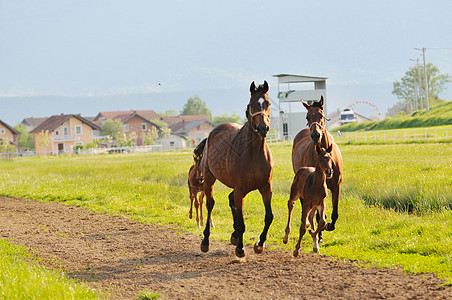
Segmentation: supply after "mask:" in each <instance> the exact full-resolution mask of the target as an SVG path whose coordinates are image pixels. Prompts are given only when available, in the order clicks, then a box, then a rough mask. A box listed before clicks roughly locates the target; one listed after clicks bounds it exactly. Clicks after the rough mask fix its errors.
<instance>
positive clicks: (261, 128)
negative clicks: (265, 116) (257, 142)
mask: <svg viewBox="0 0 452 300" xmlns="http://www.w3.org/2000/svg"><path fill="white" fill-rule="evenodd" d="M269 130H270V127H269V126H267V125H264V124H259V126H257V133H259V135H260V136H261V137H266V136H267V133H268V131H269Z"/></svg>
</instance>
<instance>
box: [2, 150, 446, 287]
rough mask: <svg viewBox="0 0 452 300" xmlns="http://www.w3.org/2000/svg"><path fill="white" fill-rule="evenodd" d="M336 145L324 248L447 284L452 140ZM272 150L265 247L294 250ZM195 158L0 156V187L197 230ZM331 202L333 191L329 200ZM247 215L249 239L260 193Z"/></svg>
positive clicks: (218, 194) (283, 153)
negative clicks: (335, 200) (336, 181)
mask: <svg viewBox="0 0 452 300" xmlns="http://www.w3.org/2000/svg"><path fill="white" fill-rule="evenodd" d="M341 151H342V154H343V158H344V173H345V174H344V183H343V185H342V196H341V202H340V206H339V219H338V222H337V228H336V230H335V231H333V232H326V233H325V234H324V244H322V245H321V249H320V253H321V254H325V255H332V256H335V257H337V258H338V259H351V260H356V261H358V263H359V264H366V263H370V264H372V265H375V266H378V267H400V268H403V269H404V270H406V271H409V272H415V273H418V272H433V273H436V274H438V276H439V277H441V278H444V279H445V280H446V282H447V283H452V211H451V209H450V208H451V207H452V205H451V203H452V168H451V167H452V166H451V163H452V161H451V159H450V157H452V144H450V143H447V144H434V143H430V144H407V145H341ZM272 153H273V156H274V159H275V169H274V176H273V191H274V193H273V199H272V206H273V210H274V215H275V219H274V221H273V224H272V226H271V227H270V231H269V237H268V238H269V239H268V243H267V247H270V248H274V247H279V248H285V249H290V250H292V249H293V248H294V246H295V243H296V238H298V229H297V228H298V226H299V224H300V214H301V209H300V205H299V204H298V203H297V204H296V206H295V209H294V218H293V222H292V233H291V236H290V239H289V243H288V245H283V244H282V238H283V236H284V228H285V225H286V219H287V200H288V195H289V188H290V185H291V183H292V179H293V171H292V166H291V146H290V145H286V146H283V145H276V146H272ZM191 163H192V157H191V153H190V152H172V153H150V154H128V155H98V156H71V157H48V158H42V157H31V158H20V159H15V160H13V161H0V169H1V170H2V172H1V173H0V194H1V195H5V196H13V197H24V198H31V199H36V200H39V201H60V202H65V203H67V204H70V205H77V206H83V207H86V208H89V209H92V210H94V211H98V212H107V213H111V214H120V215H128V217H130V218H133V219H135V220H139V221H142V222H152V223H160V224H174V225H177V226H180V227H181V228H183V229H184V230H187V231H191V232H194V233H197V234H199V235H201V233H202V229H199V228H197V226H196V222H195V221H194V220H189V219H188V210H189V205H190V202H189V197H188V188H187V173H188V169H189V167H190V165H191ZM229 192H230V189H228V188H226V187H225V186H223V185H222V184H221V183H219V182H217V183H216V185H215V192H214V195H215V199H216V203H215V208H214V211H213V219H214V223H215V229H213V230H212V235H211V238H213V239H221V240H229V237H230V234H231V232H232V217H231V215H230V209H229V206H228V201H227V195H228V193H229ZM330 203H331V200H330V197H329V198H328V200H327V204H328V205H327V206H328V208H330V207H331V204H330ZM410 212H412V213H410ZM330 213H331V212H330V211H328V217H329V215H330ZM244 214H245V223H246V232H245V236H244V242H245V243H249V244H251V243H254V242H255V239H256V238H258V236H259V234H260V232H261V230H262V227H263V219H264V207H263V204H262V200H261V198H260V195H259V193H258V192H252V193H250V194H249V195H248V196H247V198H246V200H245V212H244ZM200 241H201V239H200ZM311 249H312V239H311V238H308V237H307V236H305V237H304V239H303V243H302V250H303V251H305V252H310V251H311ZM288 255H290V254H288Z"/></svg>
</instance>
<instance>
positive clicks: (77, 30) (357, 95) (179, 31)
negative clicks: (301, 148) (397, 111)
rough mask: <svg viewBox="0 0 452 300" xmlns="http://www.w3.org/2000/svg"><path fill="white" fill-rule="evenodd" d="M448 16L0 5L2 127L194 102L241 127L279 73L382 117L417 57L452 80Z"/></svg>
mask: <svg viewBox="0 0 452 300" xmlns="http://www.w3.org/2000/svg"><path fill="white" fill-rule="evenodd" d="M451 11H452V1H449V0H443V1H440V0H430V1H421V0H410V1H403V0H400V1H397V0H390V1H387V0H381V1H354V0H344V1H333V0H324V1H301V0H297V1H295V0H294V1H291V0H288V1H265V0H261V1H246V0H239V1H235V0H231V1H215V0H213V1H212V0H211V1H207V0H206V1H189V0H184V1H179V0H171V1H170V0H168V1H153V0H127V1H126V0H124V1H121V0H108V1H106V0H105V1H103V0H40V1H35V0H22V1H8V0H0V40H1V41H2V42H1V43H0V120H2V121H4V122H6V123H8V124H10V125H16V124H17V123H19V122H20V121H21V120H22V119H24V118H26V117H43V116H50V115H53V114H59V113H81V114H82V115H83V116H95V115H96V114H97V113H98V112H99V111H112V110H133V109H153V110H155V111H157V112H165V111H166V110H170V109H176V110H179V111H180V110H182V107H183V105H184V104H185V102H186V101H187V99H188V98H189V97H192V96H194V95H195V94H198V95H199V96H200V97H201V99H202V100H204V101H205V102H206V104H207V107H208V108H209V109H210V110H211V111H212V113H213V115H220V114H223V113H228V114H232V113H234V112H237V113H238V114H239V115H240V116H241V115H242V114H243V115H244V113H243V112H244V110H245V108H246V104H247V103H248V101H249V86H250V83H251V82H252V81H255V82H256V83H262V82H263V81H264V80H266V81H267V82H268V83H269V85H270V92H269V96H270V98H271V99H272V101H273V102H274V103H277V92H278V85H277V79H276V78H275V77H273V75H275V74H282V73H284V74H297V75H312V76H320V77H327V78H328V79H327V108H328V111H333V110H336V109H343V108H345V107H347V106H349V105H351V104H353V103H355V102H357V101H368V102H370V103H372V104H374V105H375V106H376V107H378V108H379V110H380V111H381V113H382V115H384V113H385V111H386V110H387V108H388V107H390V106H392V105H394V104H395V103H396V102H397V101H398V99H397V98H396V97H395V96H394V95H392V88H393V86H392V84H393V82H394V81H396V80H400V79H401V78H402V77H403V76H404V74H405V72H406V71H407V70H408V69H409V68H410V67H413V66H414V65H415V62H413V61H411V60H410V59H417V58H420V59H421V62H422V57H421V56H420V55H421V51H418V50H415V49H414V48H415V47H417V48H422V47H425V48H426V49H427V50H426V59H427V62H431V63H433V64H434V65H436V66H437V67H438V68H439V69H440V71H441V72H442V73H449V74H450V75H452V34H451V32H450V30H451V29H452V18H451V17H450V12H451ZM447 87H448V89H447V90H446V91H444V92H443V93H442V94H440V95H439V96H440V98H443V99H446V100H452V84H451V83H449V84H448V85H447ZM299 106H300V109H302V106H301V104H300V105H299ZM354 108H355V110H356V111H359V112H361V111H362V113H364V114H367V115H370V114H373V113H375V112H374V111H373V108H371V107H370V106H366V105H363V104H358V105H356V106H355V107H354Z"/></svg>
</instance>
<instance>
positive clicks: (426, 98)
mask: <svg viewBox="0 0 452 300" xmlns="http://www.w3.org/2000/svg"><path fill="white" fill-rule="evenodd" d="M425 50H427V49H426V48H422V57H423V59H424V79H425V111H426V112H428V111H429V105H428V102H429V101H428V80H427V68H426V66H425Z"/></svg>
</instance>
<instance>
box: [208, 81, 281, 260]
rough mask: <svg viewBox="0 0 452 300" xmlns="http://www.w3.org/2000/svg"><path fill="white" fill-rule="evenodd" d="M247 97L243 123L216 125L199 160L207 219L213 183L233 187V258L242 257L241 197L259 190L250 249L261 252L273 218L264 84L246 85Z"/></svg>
mask: <svg viewBox="0 0 452 300" xmlns="http://www.w3.org/2000/svg"><path fill="white" fill-rule="evenodd" d="M250 92H251V99H250V101H249V104H248V106H247V110H246V117H247V120H248V121H247V122H246V123H245V124H244V125H243V126H242V127H240V126H238V125H237V124H232V123H224V124H221V125H218V126H217V127H216V128H215V129H213V130H212V131H211V133H210V134H209V136H208V138H207V142H206V145H205V148H204V154H203V158H202V161H201V165H202V173H203V176H204V194H205V196H206V205H207V219H208V220H210V219H211V215H212V209H213V207H214V204H215V200H214V198H213V186H214V183H215V181H216V180H217V179H218V180H219V181H220V182H222V183H223V184H225V185H226V186H228V187H230V188H232V189H233V191H232V192H231V193H230V194H229V197H228V198H229V206H230V208H231V212H232V217H233V220H234V232H233V233H232V235H231V243H232V244H233V245H236V249H235V254H236V255H237V257H244V256H245V251H244V250H243V233H244V232H245V222H244V219H243V206H244V205H243V204H244V203H243V202H244V197H245V196H246V195H247V194H248V193H249V192H251V191H253V190H259V192H260V194H261V195H262V199H263V202H264V205H265V225H264V229H263V231H262V233H261V235H260V238H259V240H258V241H257V242H256V244H255V245H254V252H256V253H262V251H263V248H264V242H265V240H266V239H267V232H268V229H269V227H270V224H271V223H272V221H273V213H272V208H271V198H272V185H271V179H272V175H273V158H272V155H271V152H270V149H269V147H268V145H267V143H266V140H265V137H266V136H267V133H268V130H269V125H270V100H269V99H268V96H267V94H268V83H267V82H266V81H264V84H263V85H259V86H258V87H256V86H255V84H254V82H252V83H251V86H250ZM209 236H210V222H206V227H205V229H204V238H203V240H202V242H201V251H202V252H207V251H209Z"/></svg>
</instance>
